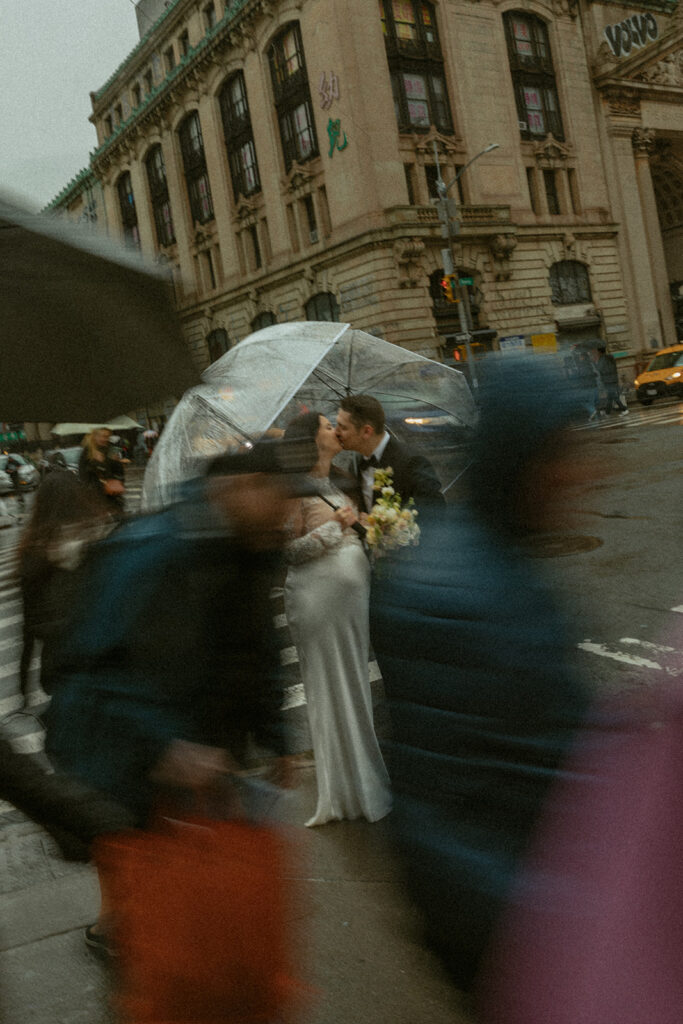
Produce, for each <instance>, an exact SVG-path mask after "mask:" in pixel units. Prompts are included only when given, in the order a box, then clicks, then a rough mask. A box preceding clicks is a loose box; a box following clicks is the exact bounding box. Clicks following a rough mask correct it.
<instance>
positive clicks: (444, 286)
mask: <svg viewBox="0 0 683 1024" xmlns="http://www.w3.org/2000/svg"><path fill="white" fill-rule="evenodd" d="M441 294H442V295H443V297H444V299H445V300H446V302H459V301H460V299H459V298H458V278H457V276H456V275H455V274H446V276H445V277H442V278H441Z"/></svg>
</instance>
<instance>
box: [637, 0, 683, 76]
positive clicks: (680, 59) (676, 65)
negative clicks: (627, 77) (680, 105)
mask: <svg viewBox="0 0 683 1024" xmlns="http://www.w3.org/2000/svg"><path fill="white" fill-rule="evenodd" d="M679 6H681V5H680V4H679ZM636 78H638V79H639V80H640V81H642V82H649V83H650V85H673V86H676V87H678V88H683V51H682V50H675V51H674V52H673V53H670V54H669V55H668V56H667V57H663V58H662V59H661V60H660V61H658V62H657V63H656V64H652V65H651V66H650V67H647V68H644V69H643V71H641V72H640V73H639V74H638V75H636Z"/></svg>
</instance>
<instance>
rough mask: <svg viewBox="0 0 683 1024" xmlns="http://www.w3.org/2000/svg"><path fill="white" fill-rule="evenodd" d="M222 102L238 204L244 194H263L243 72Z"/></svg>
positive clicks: (223, 92)
mask: <svg viewBox="0 0 683 1024" xmlns="http://www.w3.org/2000/svg"><path fill="white" fill-rule="evenodd" d="M218 101H219V104H220V108H221V117H222V119H223V135H224V138H225V146H226V149H227V151H228V163H229V164H230V177H231V178H232V191H233V194H234V197H235V201H237V198H238V196H239V195H240V193H241V194H242V195H244V196H250V195H253V194H254V193H255V192H260V191H261V179H260V178H259V172H258V162H257V160H256V149H255V147H254V136H253V132H252V128H251V117H250V116H249V104H248V102H247V90H246V88H245V85H244V75H243V74H242V72H241V71H238V72H237V74H235V75H233V76H232V77H231V78H229V79H228V81H227V82H226V83H225V85H224V86H223V88H222V89H221V91H220V95H219V97H218Z"/></svg>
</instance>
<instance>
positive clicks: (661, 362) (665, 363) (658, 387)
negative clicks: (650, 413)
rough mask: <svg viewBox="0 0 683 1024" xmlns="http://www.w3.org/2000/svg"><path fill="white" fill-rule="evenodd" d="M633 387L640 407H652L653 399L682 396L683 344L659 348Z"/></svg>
mask: <svg viewBox="0 0 683 1024" xmlns="http://www.w3.org/2000/svg"><path fill="white" fill-rule="evenodd" d="M633 386H634V388H635V389H636V398H637V399H638V401H639V402H640V404H641V405H652V403H653V402H654V400H655V398H679V397H681V396H683V342H681V343H680V344H678V345H672V346H671V347H670V348H660V349H659V351H658V352H657V354H656V355H655V356H654V358H653V359H651V360H650V362H649V363H648V364H647V366H646V367H645V369H644V370H643V372H642V373H639V374H638V376H637V377H636V379H635V380H634V382H633Z"/></svg>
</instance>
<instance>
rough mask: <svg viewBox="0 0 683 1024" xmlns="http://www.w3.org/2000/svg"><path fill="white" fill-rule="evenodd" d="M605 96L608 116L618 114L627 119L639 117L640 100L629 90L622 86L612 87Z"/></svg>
mask: <svg viewBox="0 0 683 1024" xmlns="http://www.w3.org/2000/svg"><path fill="white" fill-rule="evenodd" d="M605 96H606V97H607V102H608V104H609V112H610V114H618V115H622V116H628V117H638V116H639V115H640V99H639V97H638V96H637V94H636V93H634V92H633V91H632V90H631V89H628V88H624V87H623V86H614V87H613V88H611V89H608V90H606V92H605Z"/></svg>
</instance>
